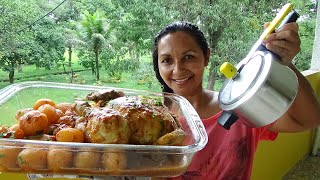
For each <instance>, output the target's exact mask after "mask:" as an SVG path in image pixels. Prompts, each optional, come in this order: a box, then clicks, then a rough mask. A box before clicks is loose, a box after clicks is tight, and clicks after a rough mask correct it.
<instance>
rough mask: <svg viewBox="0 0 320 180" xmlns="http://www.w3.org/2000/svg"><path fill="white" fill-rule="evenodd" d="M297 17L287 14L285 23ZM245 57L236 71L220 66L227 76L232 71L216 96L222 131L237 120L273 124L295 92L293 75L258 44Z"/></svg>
mask: <svg viewBox="0 0 320 180" xmlns="http://www.w3.org/2000/svg"><path fill="white" fill-rule="evenodd" d="M298 17H299V15H298V14H297V13H296V12H295V11H291V12H290V13H289V15H288V17H286V20H285V21H286V22H285V23H288V22H293V21H296V19H297V18H298ZM257 42H258V43H259V42H260V41H257ZM256 44H257V43H256ZM249 54H250V55H249V57H248V56H247V58H245V59H244V60H242V61H241V62H240V63H238V64H237V66H236V68H234V67H232V66H231V65H230V64H228V63H227V64H224V65H223V66H224V69H225V70H226V69H227V71H229V72H228V73H233V72H234V75H231V77H230V79H227V80H226V81H225V82H224V85H223V87H222V89H221V90H220V93H219V106H220V107H221V108H222V109H223V113H222V115H221V116H220V117H219V118H218V123H219V124H220V125H222V126H223V127H224V128H226V129H229V128H230V126H231V125H232V124H233V123H234V122H235V121H236V120H237V119H238V118H239V117H242V118H241V119H242V121H243V122H242V123H244V124H246V125H248V126H250V127H261V126H265V125H268V124H271V123H273V122H274V121H275V120H277V119H278V118H280V117H281V116H282V115H283V114H284V113H285V112H286V111H287V110H288V108H289V107H290V106H291V104H292V102H293V101H294V99H295V97H296V94H297V91H298V79H297V77H296V74H295V73H294V72H293V71H292V70H291V69H290V68H289V67H288V66H285V65H282V64H281V63H280V61H281V60H280V59H279V56H277V55H276V54H274V53H272V52H270V51H269V50H267V49H266V48H265V47H264V46H263V45H261V43H260V44H258V45H254V47H253V50H252V49H251V51H250V52H249ZM222 69H223V68H222ZM222 71H223V70H222ZM228 73H227V74H228ZM225 74H226V73H225Z"/></svg>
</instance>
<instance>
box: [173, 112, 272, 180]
mask: <svg viewBox="0 0 320 180" xmlns="http://www.w3.org/2000/svg"><path fill="white" fill-rule="evenodd" d="M220 114H221V112H220V113H218V114H216V115H215V116H213V117H211V118H208V119H203V120H202V122H203V124H204V126H205V128H206V131H207V134H208V143H207V145H206V146H205V147H204V148H203V149H202V150H201V151H199V152H198V153H196V154H195V155H194V157H193V159H192V162H191V165H190V166H189V168H188V170H187V172H186V173H184V174H183V175H181V176H179V177H176V178H170V179H185V180H189V179H190V180H193V179H196V180H201V179H203V180H208V179H214V180H222V179H223V180H225V179H230V180H238V179H239V180H250V177H251V170H252V164H253V157H254V153H255V151H256V149H257V145H258V142H259V140H275V139H276V137H277V135H278V133H275V132H270V131H268V130H267V129H268V127H269V126H270V125H269V126H265V127H261V128H250V127H247V126H246V125H244V124H243V123H241V121H239V120H240V119H239V120H238V121H237V122H235V123H234V124H233V125H232V126H231V128H230V130H226V129H224V128H223V127H222V126H221V125H219V124H218V123H216V122H217V119H218V117H219V116H220Z"/></svg>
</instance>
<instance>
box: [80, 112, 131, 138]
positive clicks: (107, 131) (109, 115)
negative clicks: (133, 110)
mask: <svg viewBox="0 0 320 180" xmlns="http://www.w3.org/2000/svg"><path fill="white" fill-rule="evenodd" d="M86 118H87V120H88V123H87V126H86V128H85V138H86V141H87V142H91V143H105V144H127V143H129V138H130V135H131V129H130V127H129V124H128V120H127V119H125V118H124V117H123V116H122V115H120V114H119V112H117V111H115V110H113V109H109V108H107V107H104V108H96V107H95V108H93V109H92V111H91V112H90V114H89V115H88V116H87V117H86Z"/></svg>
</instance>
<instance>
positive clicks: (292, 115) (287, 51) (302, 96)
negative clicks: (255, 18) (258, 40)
mask: <svg viewBox="0 0 320 180" xmlns="http://www.w3.org/2000/svg"><path fill="white" fill-rule="evenodd" d="M298 29H299V27H298V24H297V23H289V24H286V25H284V26H283V27H282V28H281V29H280V30H279V31H277V32H276V33H272V34H270V35H269V36H268V37H267V39H266V40H265V41H264V42H263V43H264V44H265V45H266V47H267V49H269V50H271V51H273V52H275V53H276V54H278V55H280V56H281V60H282V63H283V64H284V65H287V66H288V67H290V68H291V69H292V70H293V71H294V72H295V73H296V75H297V77H298V82H299V88H298V94H297V97H296V99H295V100H294V102H293V104H292V105H291V107H290V108H289V109H288V111H287V112H286V113H285V114H284V115H283V116H282V117H280V118H279V119H278V120H277V121H276V122H275V123H274V124H273V125H272V126H270V127H269V130H270V131H275V132H299V131H304V130H308V129H312V128H315V127H317V126H318V125H320V104H319V102H318V100H317V98H316V96H315V95H314V92H313V89H312V87H311V85H310V84H309V82H308V81H307V79H306V78H305V77H304V76H303V75H302V74H301V73H300V72H299V70H298V69H297V68H296V67H295V66H294V65H293V64H292V59H293V58H294V57H295V56H296V54H298V53H299V52H300V38H299V34H298Z"/></svg>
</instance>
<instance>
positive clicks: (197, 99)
mask: <svg viewBox="0 0 320 180" xmlns="http://www.w3.org/2000/svg"><path fill="white" fill-rule="evenodd" d="M185 98H186V99H187V100H188V101H189V102H190V103H191V105H192V106H193V108H194V109H195V110H196V111H197V113H198V114H199V116H200V118H201V119H206V118H209V117H211V116H213V115H215V114H217V113H218V112H219V111H221V109H220V108H219V105H218V92H214V91H210V90H205V89H202V90H201V91H200V92H198V93H195V94H194V95H192V96H186V97H185Z"/></svg>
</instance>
